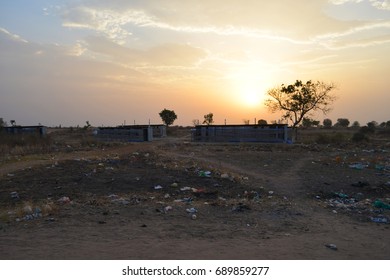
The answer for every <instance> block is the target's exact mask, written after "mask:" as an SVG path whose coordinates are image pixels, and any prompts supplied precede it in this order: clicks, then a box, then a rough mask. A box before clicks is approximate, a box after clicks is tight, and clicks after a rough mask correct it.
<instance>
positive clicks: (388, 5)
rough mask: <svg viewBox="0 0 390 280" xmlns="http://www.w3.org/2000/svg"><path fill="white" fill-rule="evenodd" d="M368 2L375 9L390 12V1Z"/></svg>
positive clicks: (375, 0) (373, 0) (376, 0)
mask: <svg viewBox="0 0 390 280" xmlns="http://www.w3.org/2000/svg"><path fill="white" fill-rule="evenodd" d="M370 2H371V4H372V5H373V6H374V7H375V8H377V9H380V10H388V11H390V1H389V0H382V1H378V0H370Z"/></svg>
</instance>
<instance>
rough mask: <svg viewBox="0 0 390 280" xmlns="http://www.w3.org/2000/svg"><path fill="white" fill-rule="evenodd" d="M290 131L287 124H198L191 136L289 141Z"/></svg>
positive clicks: (194, 138)
mask: <svg viewBox="0 0 390 280" xmlns="http://www.w3.org/2000/svg"><path fill="white" fill-rule="evenodd" d="M290 131H291V129H290V128H289V127H288V125H287V124H271V125H198V126H195V128H194V129H192V133H191V136H192V141H195V142H264V143H288V142H289V141H290V140H289V139H290V137H289V133H290Z"/></svg>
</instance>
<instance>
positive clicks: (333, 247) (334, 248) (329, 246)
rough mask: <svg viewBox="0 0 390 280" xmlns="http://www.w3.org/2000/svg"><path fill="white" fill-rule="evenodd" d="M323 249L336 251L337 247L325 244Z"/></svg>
mask: <svg viewBox="0 0 390 280" xmlns="http://www.w3.org/2000/svg"><path fill="white" fill-rule="evenodd" d="M325 247H326V248H329V249H331V250H335V251H336V250H337V246H336V245H335V244H325Z"/></svg>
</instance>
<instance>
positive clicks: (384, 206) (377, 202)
mask: <svg viewBox="0 0 390 280" xmlns="http://www.w3.org/2000/svg"><path fill="white" fill-rule="evenodd" d="M373 206H375V207H376V208H381V209H390V204H388V203H385V202H383V201H380V200H379V199H377V200H375V201H374V204H373Z"/></svg>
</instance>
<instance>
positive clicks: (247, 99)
mask: <svg viewBox="0 0 390 280" xmlns="http://www.w3.org/2000/svg"><path fill="white" fill-rule="evenodd" d="M231 78H232V80H231V81H232V82H233V91H234V95H235V100H236V101H237V103H239V104H241V105H242V106H245V107H259V106H260V105H261V104H262V103H263V102H264V100H265V96H266V88H267V83H266V75H264V71H259V69H253V68H247V69H245V68H244V69H240V70H239V71H237V72H236V73H235V74H233V75H232V76H231Z"/></svg>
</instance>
